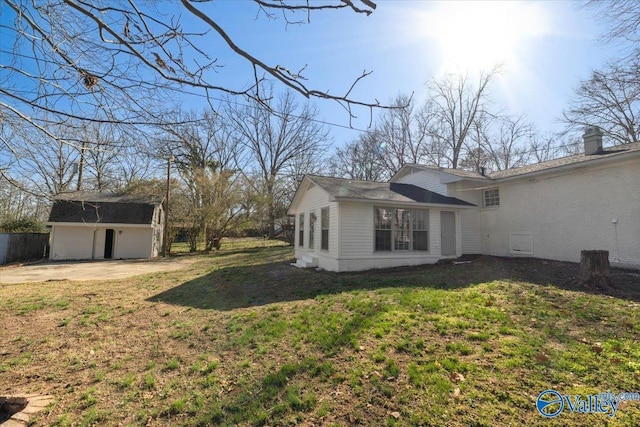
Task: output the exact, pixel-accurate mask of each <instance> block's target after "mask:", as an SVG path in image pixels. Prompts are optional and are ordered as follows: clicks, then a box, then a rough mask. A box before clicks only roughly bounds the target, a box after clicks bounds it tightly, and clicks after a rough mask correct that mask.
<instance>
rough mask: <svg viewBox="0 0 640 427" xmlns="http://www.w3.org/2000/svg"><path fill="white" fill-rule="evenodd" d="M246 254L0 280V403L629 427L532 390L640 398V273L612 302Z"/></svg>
mask: <svg viewBox="0 0 640 427" xmlns="http://www.w3.org/2000/svg"><path fill="white" fill-rule="evenodd" d="M246 246H247V245H246V244H243V245H238V247H236V248H228V249H223V250H222V251H221V252H220V253H218V254H211V255H181V256H194V257H196V258H197V262H196V263H194V264H193V265H192V266H191V267H188V268H187V269H185V270H179V271H171V272H165V273H155V274H150V275H146V276H138V277H135V278H131V279H127V280H120V281H99V280H98V281H94V282H69V281H62V282H46V283H36V284H20V285H0V345H1V347H0V395H10V394H16V393H28V392H37V393H46V394H51V395H53V396H54V398H55V400H54V402H53V403H52V404H51V405H50V406H49V407H48V408H47V409H46V410H45V411H44V412H42V413H40V414H39V415H38V416H37V417H36V419H35V424H36V425H57V426H71V425H79V426H89V425H172V426H173V425H178V426H180V425H188V426H191V425H201V426H204V425H306V426H311V425H340V426H342V425H357V424H360V425H370V426H383V425H391V426H392V425H398V426H405V425H416V426H419V425H450V426H495V425H501V426H508V425H513V426H520V425H540V426H564V425H575V426H582V425H587V424H588V425H593V426H597V425H621V426H636V425H638V422H639V420H640V402H638V401H629V402H624V403H622V404H621V405H620V407H619V408H618V411H617V414H616V415H615V416H614V417H612V418H610V417H608V416H607V415H604V414H579V413H570V412H569V411H568V410H567V409H565V411H564V412H563V413H561V414H560V415H559V416H558V417H556V418H552V419H546V418H544V417H542V416H541V415H540V414H539V413H538V412H537V410H536V407H535V404H536V399H537V396H538V394H539V393H540V392H542V391H543V390H547V389H555V390H557V391H559V392H560V393H562V394H570V395H573V394H580V395H582V396H585V395H589V394H597V393H600V392H606V391H612V392H615V393H617V392H638V391H640V303H639V302H640V277H639V276H638V275H636V274H632V273H624V272H617V273H616V274H615V276H614V280H615V282H616V283H617V284H618V286H619V287H620V290H619V291H618V292H617V293H616V295H613V296H603V295H597V294H593V293H590V292H588V291H586V290H584V289H579V288H575V289H574V288H572V286H571V285H568V284H566V283H569V282H568V280H569V279H570V278H571V277H574V276H575V275H576V274H577V266H575V265H573V264H567V263H557V262H549V261H535V260H516V259H498V258H490V257H481V258H478V259H476V260H474V262H472V263H471V264H463V265H437V266H424V267H416V268H409V269H396V270H385V271H373V272H365V273H348V274H335V273H328V272H316V271H313V270H300V269H296V268H293V267H290V266H289V262H290V261H291V260H292V257H293V252H292V249H291V248H289V247H262V246H263V242H260V243H259V246H260V247H257V248H253V249H248V248H246Z"/></svg>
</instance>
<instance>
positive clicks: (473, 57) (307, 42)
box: [0, 0, 620, 146]
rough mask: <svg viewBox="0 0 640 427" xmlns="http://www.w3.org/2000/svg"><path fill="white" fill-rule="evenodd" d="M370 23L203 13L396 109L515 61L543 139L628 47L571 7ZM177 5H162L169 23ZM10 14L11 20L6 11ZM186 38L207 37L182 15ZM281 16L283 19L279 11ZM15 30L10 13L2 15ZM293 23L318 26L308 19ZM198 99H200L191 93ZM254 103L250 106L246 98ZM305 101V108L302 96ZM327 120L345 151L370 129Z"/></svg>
mask: <svg viewBox="0 0 640 427" xmlns="http://www.w3.org/2000/svg"><path fill="white" fill-rule="evenodd" d="M376 3H377V5H378V7H377V9H376V10H375V11H374V13H372V14H371V15H370V16H366V15H364V14H357V13H354V12H353V11H351V10H349V9H343V10H336V11H322V12H313V13H312V14H311V16H310V17H311V21H310V23H305V24H304V25H296V24H289V25H287V24H286V22H285V20H284V19H282V16H279V17H278V19H272V20H270V19H267V18H266V17H265V15H264V14H263V13H260V12H259V11H258V8H257V6H256V3H255V2H253V1H251V0H217V1H212V2H210V3H197V2H196V3H194V4H195V5H196V7H198V8H200V9H202V10H204V11H206V12H207V13H208V14H209V15H210V16H211V17H212V18H213V19H214V20H215V21H216V22H219V23H220V24H221V25H222V26H223V27H224V29H225V30H226V31H227V32H228V33H229V35H230V36H231V37H232V38H233V40H234V41H235V42H236V43H237V44H238V45H239V46H240V47H242V48H243V49H245V50H247V51H249V52H251V53H252V54H254V55H255V56H257V57H259V58H260V59H262V60H263V61H264V62H266V63H268V64H270V65H273V66H275V65H282V66H285V67H287V68H289V69H290V70H292V71H297V70H299V69H301V68H303V67H305V66H306V68H305V71H304V73H303V74H304V76H305V77H306V78H307V79H308V80H307V81H306V83H307V84H308V86H309V87H311V88H314V89H319V90H329V91H330V92H331V93H334V94H342V93H344V92H345V91H346V90H347V89H348V88H349V87H350V85H351V83H352V82H353V80H354V79H355V78H357V77H358V76H360V75H361V73H362V72H363V71H364V70H367V71H373V73H372V74H371V75H370V76H368V77H367V78H366V79H364V80H363V81H361V82H360V83H359V84H358V86H357V87H356V88H355V90H354V91H353V93H352V97H353V98H356V99H360V100H365V101H372V100H374V99H377V100H379V101H381V102H383V103H388V102H390V101H391V100H392V99H393V98H394V97H395V96H396V95H398V94H400V93H404V94H410V93H414V97H415V99H416V100H417V102H418V103H421V102H422V101H423V100H424V98H425V94H426V90H425V85H426V83H427V82H428V81H429V80H430V79H432V78H438V77H441V76H443V75H444V74H446V73H452V72H465V71H466V70H468V71H469V73H471V74H473V73H475V72H478V71H479V70H481V69H488V68H491V67H492V66H493V65H494V64H495V63H498V62H500V63H503V68H502V72H501V74H500V75H499V77H498V78H496V79H495V81H494V82H493V86H492V91H491V94H492V99H493V101H494V103H495V105H496V107H497V108H502V109H504V110H506V111H508V112H511V113H513V114H526V115H527V117H528V119H529V120H530V121H531V122H532V123H533V124H534V125H535V126H536V128H537V129H538V130H539V131H540V132H547V131H553V130H558V129H559V128H560V127H559V125H558V123H556V120H557V119H558V117H559V116H560V115H561V113H562V110H563V108H565V106H566V105H567V102H568V100H569V98H570V97H571V95H572V92H573V89H574V88H575V87H576V86H577V85H578V83H579V81H580V80H581V79H586V78H588V77H589V74H590V71H591V70H592V69H594V68H598V67H601V66H603V65H604V64H605V63H606V62H607V61H610V60H613V59H615V58H616V57H619V56H620V49H619V48H618V47H616V46H613V45H607V44H604V43H603V42H600V41H599V40H598V37H599V35H600V34H601V33H602V32H603V31H604V27H603V26H602V25H600V23H599V22H598V20H597V18H596V13H595V11H593V10H589V9H583V8H580V7H579V4H578V3H575V2H569V1H537V2H507V1H500V2H479V1H478V2H462V1H455V2H436V1H424V0H379V1H377V2H376ZM180 8H181V6H179V5H178V4H177V3H169V2H167V3H162V2H161V3H159V6H158V9H159V10H160V12H162V11H164V12H166V13H167V15H169V14H171V13H173V11H174V10H179V9H180ZM3 12H4V11H3ZM181 13H182V25H183V28H184V29H185V30H186V31H195V32H197V31H204V30H206V27H205V26H204V25H203V23H201V22H199V21H198V20H197V18H195V17H193V16H191V15H190V14H189V12H187V11H184V10H183V11H182V12H181ZM276 15H277V13H276ZM0 18H2V19H3V20H5V23H6V20H9V19H12V16H11V14H10V13H2V14H0ZM289 18H290V19H291V20H298V19H300V20H303V21H306V18H307V15H306V14H303V13H299V14H297V15H294V16H290V17H289ZM198 45H199V47H200V48H201V49H203V50H205V51H206V52H207V53H208V54H209V55H210V56H211V57H214V58H217V59H218V63H219V64H220V65H223V66H224V67H223V68H220V69H219V70H218V72H217V73H215V74H211V75H209V77H208V80H209V81H211V82H214V83H217V84H221V85H225V86H227V87H231V88H235V89H242V88H246V87H247V85H249V84H251V82H252V77H253V70H252V69H251V67H249V64H248V63H247V62H246V61H245V60H244V59H242V58H240V57H238V56H237V55H235V54H234V53H233V52H231V50H230V49H229V48H228V47H227V46H226V45H224V43H223V42H222V40H221V39H220V38H219V37H217V35H215V34H213V33H212V32H210V34H209V35H207V36H205V37H203V38H202V39H200V40H198ZM189 91H195V90H194V89H188V90H187V92H189ZM177 101H179V102H181V104H182V107H183V108H185V109H196V110H198V109H203V108H206V105H205V103H204V101H203V99H202V97H201V96H189V95H188V94H186V93H185V96H184V98H183V99H181V100H180V99H178V100H177ZM238 101H240V102H242V99H238ZM300 101H304V100H303V99H302V98H301V99H300ZM313 102H314V103H315V105H316V106H317V108H318V110H319V111H320V119H322V120H324V121H326V122H329V123H334V124H336V125H339V126H330V127H329V128H330V130H331V136H332V138H333V141H334V144H335V145H338V146H340V145H342V144H344V143H345V142H347V141H349V140H352V139H355V138H356V137H357V136H358V132H359V131H358V130H360V129H367V127H368V126H369V123H370V117H369V111H368V110H367V109H359V110H356V111H355V112H356V114H357V115H358V118H357V119H355V120H353V121H352V122H351V125H352V126H353V127H355V128H356V129H358V130H350V129H345V128H344V127H348V126H349V125H350V121H349V117H348V115H347V113H346V112H345V111H344V110H343V109H342V108H341V107H340V106H338V105H337V104H336V103H334V102H331V101H323V100H314V101H313Z"/></svg>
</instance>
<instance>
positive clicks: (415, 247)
mask: <svg viewBox="0 0 640 427" xmlns="http://www.w3.org/2000/svg"><path fill="white" fill-rule="evenodd" d="M374 229H375V237H374V239H375V250H376V251H428V250H429V211H428V210H418V209H411V210H409V209H392V208H374Z"/></svg>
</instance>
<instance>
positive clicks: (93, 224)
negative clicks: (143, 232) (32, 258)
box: [45, 221, 156, 228]
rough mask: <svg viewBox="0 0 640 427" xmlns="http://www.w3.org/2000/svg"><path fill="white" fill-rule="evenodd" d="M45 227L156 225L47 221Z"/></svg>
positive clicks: (148, 226)
mask: <svg viewBox="0 0 640 427" xmlns="http://www.w3.org/2000/svg"><path fill="white" fill-rule="evenodd" d="M45 225H47V226H54V225H56V226H65V227H91V228H98V227H108V228H153V227H154V225H156V224H148V223H146V224H131V223H124V222H122V223H121V222H73V221H61V222H56V221H47V222H45Z"/></svg>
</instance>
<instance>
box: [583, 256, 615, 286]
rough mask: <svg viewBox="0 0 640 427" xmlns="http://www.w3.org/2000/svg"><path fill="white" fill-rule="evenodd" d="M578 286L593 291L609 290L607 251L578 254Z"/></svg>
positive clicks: (610, 284) (609, 278)
mask: <svg viewBox="0 0 640 427" xmlns="http://www.w3.org/2000/svg"><path fill="white" fill-rule="evenodd" d="M578 280H579V281H580V284H582V285H583V286H587V287H590V288H594V289H611V288H613V284H612V283H611V276H610V271H609V251H582V252H580V276H579V278H578Z"/></svg>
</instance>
